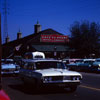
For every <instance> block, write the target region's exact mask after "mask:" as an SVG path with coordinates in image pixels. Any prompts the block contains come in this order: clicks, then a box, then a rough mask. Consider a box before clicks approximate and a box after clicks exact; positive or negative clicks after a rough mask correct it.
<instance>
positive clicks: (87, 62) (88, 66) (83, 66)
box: [79, 59, 95, 72]
mask: <svg viewBox="0 0 100 100" xmlns="http://www.w3.org/2000/svg"><path fill="white" fill-rule="evenodd" d="M94 62H95V59H84V60H83V63H80V64H79V70H80V71H84V72H91V71H92V66H93V63H94Z"/></svg>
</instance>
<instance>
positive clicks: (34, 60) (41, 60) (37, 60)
mask: <svg viewBox="0 0 100 100" xmlns="http://www.w3.org/2000/svg"><path fill="white" fill-rule="evenodd" d="M22 61H24V62H44V61H45V62H46V61H53V62H62V61H61V60H56V59H23V60H22Z"/></svg>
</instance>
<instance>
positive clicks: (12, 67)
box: [1, 59, 20, 75]
mask: <svg viewBox="0 0 100 100" xmlns="http://www.w3.org/2000/svg"><path fill="white" fill-rule="evenodd" d="M19 69H20V66H19V65H17V64H15V63H14V61H13V59H5V60H3V63H2V65H1V74H3V75H4V74H18V73H19Z"/></svg>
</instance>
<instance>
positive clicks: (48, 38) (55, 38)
mask: <svg viewBox="0 0 100 100" xmlns="http://www.w3.org/2000/svg"><path fill="white" fill-rule="evenodd" d="M41 42H69V38H68V36H64V35H55V34H53V35H41Z"/></svg>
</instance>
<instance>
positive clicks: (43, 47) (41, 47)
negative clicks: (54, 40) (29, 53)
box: [32, 45, 69, 52]
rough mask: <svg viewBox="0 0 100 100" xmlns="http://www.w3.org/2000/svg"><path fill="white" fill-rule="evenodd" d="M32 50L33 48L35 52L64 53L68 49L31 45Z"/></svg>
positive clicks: (56, 46)
mask: <svg viewBox="0 0 100 100" xmlns="http://www.w3.org/2000/svg"><path fill="white" fill-rule="evenodd" d="M32 48H35V49H36V50H37V51H43V52H45V51H50V52H54V51H60V52H66V51H69V47H68V46H66V45H32Z"/></svg>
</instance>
